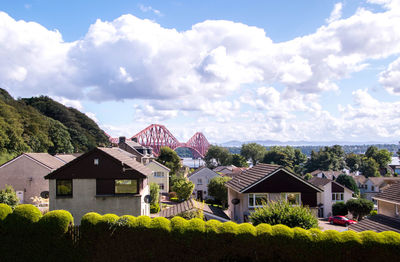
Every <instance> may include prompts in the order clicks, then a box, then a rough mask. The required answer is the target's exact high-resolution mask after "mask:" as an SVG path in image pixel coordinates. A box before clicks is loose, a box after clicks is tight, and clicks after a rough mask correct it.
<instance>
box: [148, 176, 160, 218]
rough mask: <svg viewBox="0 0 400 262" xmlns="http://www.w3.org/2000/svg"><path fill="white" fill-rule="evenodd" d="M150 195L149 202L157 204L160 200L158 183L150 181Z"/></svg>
mask: <svg viewBox="0 0 400 262" xmlns="http://www.w3.org/2000/svg"><path fill="white" fill-rule="evenodd" d="M150 196H151V204H153V205H155V204H158V202H159V200H160V186H159V185H158V184H156V183H150ZM157 212H158V211H157ZM157 212H155V213H157Z"/></svg>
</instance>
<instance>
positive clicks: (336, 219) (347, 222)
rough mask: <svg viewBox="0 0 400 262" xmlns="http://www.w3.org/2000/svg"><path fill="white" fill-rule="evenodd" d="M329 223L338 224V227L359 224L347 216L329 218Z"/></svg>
mask: <svg viewBox="0 0 400 262" xmlns="http://www.w3.org/2000/svg"><path fill="white" fill-rule="evenodd" d="M328 221H329V223H331V224H332V225H333V224H338V225H343V226H346V227H347V226H348V225H351V224H355V223H357V221H354V220H351V219H348V218H347V217H345V216H333V217H329V219H328Z"/></svg>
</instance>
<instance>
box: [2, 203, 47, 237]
mask: <svg viewBox="0 0 400 262" xmlns="http://www.w3.org/2000/svg"><path fill="white" fill-rule="evenodd" d="M41 217H42V212H40V210H39V209H38V208H37V207H35V206H34V205H30V204H22V205H18V206H16V207H15V209H14V211H13V212H12V213H11V214H9V215H8V216H7V217H6V219H5V221H4V222H5V223H4V224H5V225H4V226H5V228H6V230H8V231H10V232H11V231H12V232H14V233H15V232H18V233H22V234H29V233H31V232H32V230H34V229H35V227H34V224H36V223H37V222H38V221H39V219H40V218H41Z"/></svg>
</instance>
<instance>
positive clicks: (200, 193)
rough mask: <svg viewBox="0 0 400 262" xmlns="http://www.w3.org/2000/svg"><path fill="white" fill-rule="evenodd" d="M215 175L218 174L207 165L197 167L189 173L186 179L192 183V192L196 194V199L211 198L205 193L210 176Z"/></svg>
mask: <svg viewBox="0 0 400 262" xmlns="http://www.w3.org/2000/svg"><path fill="white" fill-rule="evenodd" d="M216 176H220V175H219V174H217V173H216V172H214V171H213V170H211V169H209V168H207V167H201V168H198V169H197V170H196V171H194V172H193V173H191V174H189V176H188V179H189V180H190V181H192V183H193V184H194V190H193V193H194V194H195V195H196V199H198V200H200V201H202V200H203V199H207V198H211V197H210V196H209V195H208V194H207V191H208V183H209V182H210V179H211V178H213V177H216Z"/></svg>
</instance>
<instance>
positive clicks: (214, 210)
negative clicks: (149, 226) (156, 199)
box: [157, 199, 230, 222]
mask: <svg viewBox="0 0 400 262" xmlns="http://www.w3.org/2000/svg"><path fill="white" fill-rule="evenodd" d="M197 210H201V211H203V216H204V220H210V219H216V220H218V221H221V222H227V221H230V219H229V217H228V215H227V214H226V213H225V212H224V211H223V210H222V209H221V208H218V207H214V206H210V205H207V204H205V203H202V202H199V201H196V200H194V199H189V200H187V201H184V202H182V203H179V204H177V205H174V206H172V207H169V208H166V209H164V210H162V211H161V212H159V213H158V214H157V216H159V217H165V218H169V219H170V218H173V217H174V216H179V215H180V214H182V213H185V212H190V211H197Z"/></svg>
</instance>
